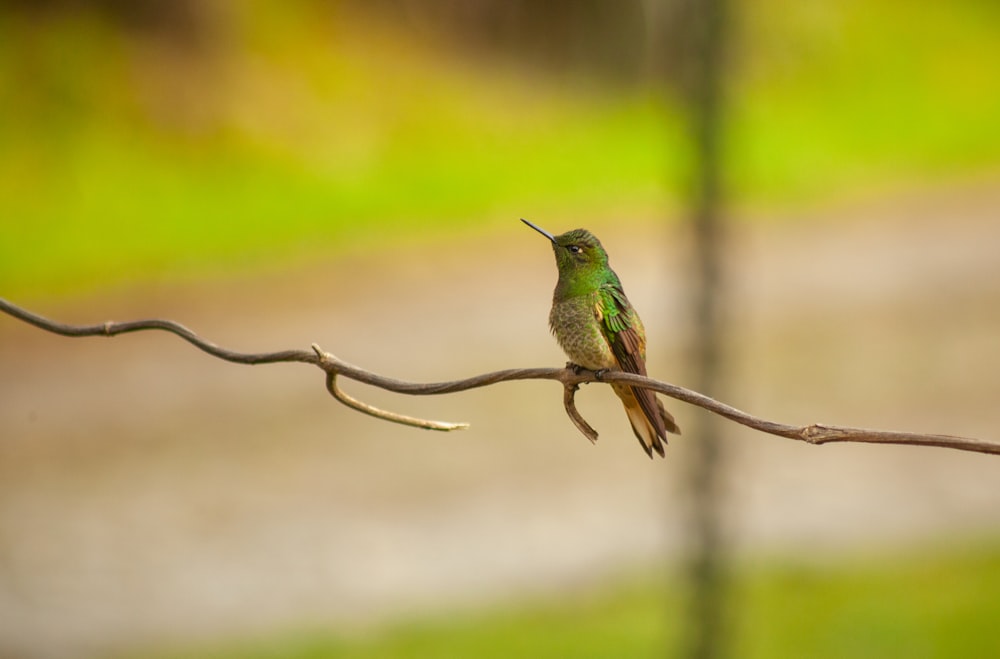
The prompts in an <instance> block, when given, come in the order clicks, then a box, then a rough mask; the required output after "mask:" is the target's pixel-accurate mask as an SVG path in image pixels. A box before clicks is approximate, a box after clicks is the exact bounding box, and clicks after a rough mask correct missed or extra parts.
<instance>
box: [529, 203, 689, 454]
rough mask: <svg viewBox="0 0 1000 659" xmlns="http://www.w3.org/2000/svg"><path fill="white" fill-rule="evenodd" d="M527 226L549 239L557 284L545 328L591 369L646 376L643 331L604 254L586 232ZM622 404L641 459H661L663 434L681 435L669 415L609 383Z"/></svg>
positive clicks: (649, 395) (644, 396) (645, 395)
mask: <svg viewBox="0 0 1000 659" xmlns="http://www.w3.org/2000/svg"><path fill="white" fill-rule="evenodd" d="M521 221H522V222H524V223H525V224H527V225H528V226H529V227H531V228H532V229H534V230H535V231H538V232H539V233H541V234H542V235H543V236H545V237H546V238H548V239H549V240H550V241H552V251H554V252H555V255H556V266H557V267H558V269H559V281H558V283H557V284H556V290H555V293H554V294H553V295H552V311H551V312H550V313H549V327H550V328H551V329H552V332H553V334H555V335H556V340H558V341H559V345H560V346H562V349H563V350H564V351H565V352H566V355H567V356H568V357H569V359H570V361H571V362H572V363H573V364H577V365H579V366H582V367H584V368H586V369H589V370H591V371H604V370H611V369H614V370H622V371H626V372H628V373H638V374H639V375H646V331H645V329H643V326H642V321H641V320H639V314H638V313H636V311H635V309H633V308H632V305H631V303H629V301H628V298H627V297H625V291H624V290H622V284H621V281H619V279H618V275H616V274H615V272H614V270H612V269H611V268H610V267H609V266H608V253H607V252H605V251H604V247H602V246H601V242H600V241H599V240H598V239H597V238H596V237H595V236H594V234H592V233H590V232H589V231H587V230H586V229H574V230H573V231H567V232H566V233H564V234H562V235H559V236H553V235H552V234H551V233H549V232H548V231H545V230H544V229H542V228H541V227H538V226H536V225H534V224H532V223H531V222H529V221H528V220H525V219H523V218H522V219H521ZM611 388H612V389H614V392H615V393H616V394H617V395H618V397H619V398H621V399H622V403H624V404H625V412H626V413H628V420H629V422H630V423H631V424H632V430H633V432H635V436H636V437H637V438H638V439H639V443H640V444H641V445H642V448H643V450H644V451H646V455H648V456H649V457H650V458H652V457H653V451H656V452H657V453H659V454H660V455H661V456H662V455H663V445H664V444H666V443H667V432H672V433H674V434H678V435H679V434H680V432H681V430H680V428H679V427H678V426H677V423H676V422H675V421H674V417H672V416H671V415H670V413H669V412H667V410H666V409H664V407H663V403H662V402H661V401H660V400H659V399H658V398H657V397H656V394H655V393H654V392H653V391H650V390H649V389H642V388H639V387H631V386H629V385H626V384H617V383H613V384H612V385H611Z"/></svg>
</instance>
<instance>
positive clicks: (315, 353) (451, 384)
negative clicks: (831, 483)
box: [0, 298, 1000, 455]
mask: <svg viewBox="0 0 1000 659" xmlns="http://www.w3.org/2000/svg"><path fill="white" fill-rule="evenodd" d="M0 311H3V312H4V313H7V314H8V315H10V316H13V317H14V318H18V319H20V320H22V321H24V322H26V323H28V324H30V325H34V326H35V327H37V328H39V329H43V330H45V331H47V332H53V333H55V334H59V335H62V336H70V337H83V336H116V335H118V334H124V333H127V332H138V331H144V330H160V331H164V332H169V333H171V334H176V335H177V336H179V337H181V338H182V339H184V340H185V341H187V342H188V343H190V344H192V345H193V346H195V347H197V348H199V349H200V350H203V351H204V352H206V353H208V354H210V355H212V356H213V357H218V358H219V359H224V360H226V361H229V362H233V363H237V364H274V363H280V362H301V363H306V364H313V365H315V366H317V367H318V368H320V369H322V370H323V371H324V372H325V373H326V386H327V390H328V391H329V392H330V394H331V395H332V396H333V397H334V398H336V399H337V400H338V401H340V402H341V403H343V404H344V405H347V406H348V407H350V408H352V409H354V410H357V411H359V412H363V413H365V414H369V415H371V416H375V417H378V418H380V419H385V420H387V421H392V422H394V423H402V424H405V425H410V426H414V427H418V428H428V429H433V430H459V429H462V428H466V427H468V424H464V423H448V422H441V421H429V420H426V419H418V418H415V417H410V416H405V415H402V414H396V413H394V412H388V411H386V410H381V409H379V408H376V407H373V406H371V405H368V404H366V403H363V402H361V401H359V400H357V399H355V398H352V397H351V396H349V395H347V394H346V393H344V391H343V390H342V389H340V388H339V386H338V385H337V381H336V379H337V377H338V376H343V377H346V378H348V379H351V380H355V381H357V382H361V383H364V384H368V385H371V386H373V387H378V388H380V389H385V390H387V391H392V392H395V393H400V394H407V395H411V396H426V395H438V394H450V393H455V392H459V391H468V390H470V389H476V388H479V387H486V386H490V385H493V384H497V383H499V382H511V381H515V380H555V381H558V382H560V383H561V384H562V385H563V388H564V390H563V391H564V394H563V403H564V405H565V408H566V412H567V414H568V415H569V416H570V419H572V421H573V423H574V425H576V427H577V428H578V429H579V430H580V432H582V433H583V434H584V435H585V436H586V437H587V438H588V439H590V440H591V441H595V440H596V439H597V432H596V431H595V430H594V429H593V428H591V427H590V425H589V424H587V422H586V421H585V420H584V419H583V417H582V416H580V414H579V412H578V411H577V409H576V405H575V403H574V400H573V396H574V393H575V392H576V390H577V388H578V387H579V385H581V384H587V383H591V382H606V383H608V382H624V383H628V384H631V385H635V386H639V387H646V388H648V389H652V390H654V391H656V392H659V393H661V394H663V395H665V396H669V397H671V398H675V399H677V400H680V401H683V402H686V403H689V404H691V405H695V406H697V407H701V408H702V409H705V410H708V411H709V412H712V413H714V414H718V415H720V416H722V417H725V418H727V419H729V420H730V421H735V422H736V423H739V424H741V425H744V426H747V427H748V428H752V429H754V430H759V431H761V432H765V433H768V434H771V435H777V436H779V437H786V438H788V439H795V440H799V441H803V442H807V443H809V444H826V443H830V442H863V443H872V444H905V445H916V446H938V447H942V448H952V449H958V450H961V451H973V452H977V453H990V454H994V455H1000V443H996V442H990V441H986V440H982V439H973V438H968V437H956V436H952V435H928V434H922V433H906V432H894V431H884V430H872V429H868V428H849V427H844V426H831V425H825V424H812V425H808V426H791V425H787V424H783V423H777V422H774V421H768V420H766V419H761V418H758V417H755V416H753V415H751V414H747V413H746V412H743V411H742V410H738V409H736V408H735V407H732V406H731V405H727V404H726V403H722V402H720V401H717V400H715V399H714V398H710V397H708V396H705V395H704V394H700V393H698V392H697V391H692V390H690V389H685V388H684V387H679V386H677V385H674V384H670V383H667V382H661V381H659V380H654V379H652V378H647V377H642V376H640V375H634V374H632V373H623V372H617V371H612V372H606V373H603V374H601V376H600V377H598V375H597V374H596V373H594V372H592V371H587V370H584V369H573V368H514V369H507V370H503V371H494V372H492V373H484V374H482V375H476V376H473V377H470V378H465V379H463V380H452V381H448V382H431V383H418V382H405V381H403V380H396V379H393V378H388V377H385V376H382V375H378V374H376V373H372V372H370V371H366V370H365V369H363V368H360V367H358V366H354V365H352V364H349V363H347V362H345V361H343V360H341V359H340V358H338V357H336V356H334V355H332V354H330V353H328V352H325V351H323V350H322V349H320V348H319V346H317V345H315V344H313V346H312V350H311V351H310V350H283V351H280V352H267V353H242V352H236V351H233V350H228V349H226V348H221V347H219V346H217V345H215V344H214V343H211V342H209V341H206V340H205V339H202V338H201V337H199V336H198V335H197V334H195V333H194V332H192V331H191V330H189V329H188V328H186V327H184V326H183V325H181V324H179V323H175V322H173V321H170V320H156V319H153V320H135V321H129V322H115V321H108V322H106V323H100V324H97V325H68V324H65V323H58V322H55V321H52V320H49V319H47V318H44V317H42V316H39V315H37V314H34V313H31V312H30V311H27V310H25V309H22V308H21V307H18V306H17V305H15V304H12V303H10V302H8V301H6V300H4V299H3V298H0Z"/></svg>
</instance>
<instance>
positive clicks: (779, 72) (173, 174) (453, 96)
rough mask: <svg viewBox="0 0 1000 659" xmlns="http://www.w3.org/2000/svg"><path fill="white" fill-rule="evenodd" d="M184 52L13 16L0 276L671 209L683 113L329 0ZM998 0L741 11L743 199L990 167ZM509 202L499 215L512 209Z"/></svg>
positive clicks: (26, 284)
mask: <svg viewBox="0 0 1000 659" xmlns="http://www.w3.org/2000/svg"><path fill="white" fill-rule="evenodd" d="M239 7H240V8H233V9H232V11H233V12H234V16H233V20H232V26H231V28H230V29H229V31H228V32H227V33H226V35H225V37H226V38H225V39H224V40H221V43H219V44H212V45H210V46H207V47H202V48H201V49H193V50H192V51H191V52H188V51H184V50H178V49H176V48H171V47H168V46H165V45H164V44H162V43H159V42H158V41H157V40H156V39H152V38H141V37H137V36H135V35H128V34H124V33H122V32H121V31H119V30H116V29H114V28H113V27H112V26H111V25H110V24H109V23H107V22H106V21H103V20H102V19H100V18H99V17H98V16H96V15H90V14H88V13H86V12H81V11H75V12H63V13H60V12H53V13H51V14H43V15H44V16H46V18H45V19H44V20H41V21H40V20H39V19H38V18H37V16H38V15H31V16H32V17H27V15H22V14H19V13H17V12H8V13H5V14H3V15H0V107H2V108H3V110H2V112H3V116H2V117H0V119H2V121H0V228H2V232H3V234H2V235H3V239H2V240H0V289H2V290H3V291H5V294H7V295H10V296H15V297H18V296H23V295H40V294H54V293H55V294H57V293H61V292H66V293H69V292H79V291H81V290H88V289H96V288H99V287H104V286H109V285H121V284H126V285H127V284H128V283H130V282H132V281H140V282H141V281H149V280H155V279H157V278H161V277H187V278H197V277H202V276H213V275H217V274H220V273H227V272H232V271H240V270H253V269H255V268H259V267H261V266H262V265H266V264H275V263H289V262H292V261H303V260H305V261H309V260H316V259H320V258H328V257H329V256H330V255H332V254H336V253H337V252H338V250H344V249H372V248H375V247H381V246H385V245H398V244H403V243H405V242H406V241H407V240H409V239H412V238H413V237H414V236H424V237H426V236H427V235H434V233H435V232H438V233H440V232H476V231H484V230H486V231H488V230H491V229H493V228H495V227H496V226H498V225H499V223H500V222H501V221H508V220H509V219H510V218H514V217H518V216H520V215H525V214H529V215H533V216H536V217H539V216H543V215H545V214H548V213H560V214H562V215H566V214H580V215H583V216H585V217H588V216H589V217H594V216H598V215H604V214H616V215H622V214H628V213H629V212H632V211H635V210H637V209H638V210H643V209H644V210H647V211H648V210H650V209H654V210H655V209H661V208H663V207H664V206H665V205H676V204H677V203H679V201H680V200H681V198H682V197H683V181H684V179H685V172H686V171H687V161H688V157H687V147H686V142H685V138H684V121H683V117H682V113H681V111H680V107H679V104H678V102H677V100H676V98H674V97H673V96H672V95H671V94H670V93H668V92H665V91H664V90H662V89H659V90H652V91H651V90H650V89H649V88H640V87H635V86H621V85H615V84H613V83H608V82H596V81H593V80H586V79H582V78H573V79H569V80H566V79H559V78H556V77H554V76H551V75H545V74H542V73H538V72H531V71H527V70H525V68H523V67H520V68H519V67H518V66H516V65H514V64H510V63H506V64H505V63H503V62H497V61H491V60H487V59H484V58H476V57H473V56H471V55H470V56H463V54H462V53H460V52H458V53H456V52H453V51H450V50H447V49H444V48H441V47H438V46H435V45H434V44H430V43H428V40H427V39H420V38H417V37H415V36H414V35H413V34H411V33H409V32H406V31H405V30H404V29H402V28H400V27H399V26H393V25H389V24H386V23H385V22H384V21H383V22H375V21H371V20H370V19H369V18H366V17H364V16H360V15H356V14H350V13H345V12H343V11H338V10H336V9H332V8H329V7H325V6H324V5H320V4H318V3H308V2H298V3H286V4H282V5H270V4H268V3H248V4H246V5H241V6H239ZM997 25H1000V6H998V5H997V4H996V3H991V2H983V1H980V0H964V1H962V2H956V3H948V4H947V5H945V4H935V3H930V4H926V3H925V4H917V5H913V4H908V3H903V2H899V1H897V0H880V1H879V2H861V1H860V0H852V1H850V2H844V3H837V5H836V6H832V5H816V4H815V3H800V4H796V5H792V6H791V7H789V6H787V5H786V4H785V3H778V2H775V1H773V0H771V1H768V2H764V3H759V4H755V5H754V7H753V10H752V11H750V10H749V8H748V9H747V10H746V12H745V15H744V16H743V17H741V27H742V28H743V30H744V33H743V36H742V37H741V42H740V50H739V51H738V53H739V57H738V58H736V61H735V62H734V70H735V72H736V76H737V80H738V81H739V82H738V84H737V85H736V86H735V88H734V89H733V93H732V95H731V99H732V101H733V105H732V113H731V116H730V122H729V128H728V135H729V136H730V138H731V141H730V147H729V150H730V154H731V158H730V164H731V167H730V173H729V180H730V184H731V187H732V189H733V191H734V195H735V198H736V199H737V200H738V201H740V202H750V203H787V202H789V201H791V202H795V203H800V202H806V203H812V202H819V201H822V200H824V199H828V198H830V197H834V196H836V195H838V194H843V193H845V192H848V193H850V192H853V191H857V190H867V189H870V188H873V187H874V188H878V187H879V186H880V185H883V184H887V183H888V184H893V183H897V182H900V181H902V182H906V181H918V182H924V181H928V180H934V179H936V178H939V177H941V176H959V175H962V174H963V173H968V172H975V171H980V170H983V169H990V168H992V167H995V165H996V163H997V162H998V161H1000V78H998V76H996V71H995V66H994V65H993V63H995V62H997V61H1000V38H998V36H1000V35H998V32H1000V31H998V28H997V27H996V26H997ZM501 218H502V219H501Z"/></svg>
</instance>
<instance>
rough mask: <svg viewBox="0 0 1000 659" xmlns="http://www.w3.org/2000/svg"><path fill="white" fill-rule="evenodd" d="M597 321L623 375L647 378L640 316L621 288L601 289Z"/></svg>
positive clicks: (615, 286) (613, 284)
mask: <svg viewBox="0 0 1000 659" xmlns="http://www.w3.org/2000/svg"><path fill="white" fill-rule="evenodd" d="M597 305H598V317H599V318H600V319H601V323H602V325H603V329H604V336H605V337H606V338H607V340H608V345H610V346H611V352H612V353H614V355H615V359H616V360H617V361H618V366H619V367H620V368H621V369H622V370H623V371H628V372H629V373H638V374H639V375H646V336H645V332H644V331H643V328H642V322H641V321H640V320H639V316H638V315H637V314H636V313H635V311H634V310H633V309H632V305H630V304H629V302H628V298H626V297H625V292H624V291H622V289H621V285H618V284H616V283H611V284H605V285H604V286H601V288H600V289H598V295H597Z"/></svg>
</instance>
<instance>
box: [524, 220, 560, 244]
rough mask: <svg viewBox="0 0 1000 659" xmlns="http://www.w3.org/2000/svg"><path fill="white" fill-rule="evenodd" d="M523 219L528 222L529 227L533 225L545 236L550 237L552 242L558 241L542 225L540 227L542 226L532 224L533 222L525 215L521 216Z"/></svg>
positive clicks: (533, 227)
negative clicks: (525, 217)
mask: <svg viewBox="0 0 1000 659" xmlns="http://www.w3.org/2000/svg"><path fill="white" fill-rule="evenodd" d="M521 221H522V222H524V223H525V224H527V225H528V226H529V227H531V228H532V229H534V230H535V231H537V232H538V233H540V234H542V235H543V236H545V237H546V238H548V239H549V240H551V241H552V242H555V241H556V237H555V236H553V235H552V234H551V233H549V232H548V231H546V230H545V229H543V228H542V227H540V226H538V225H536V224H532V223H531V222H529V221H528V220H526V219H524V218H523V217H522V218H521Z"/></svg>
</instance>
